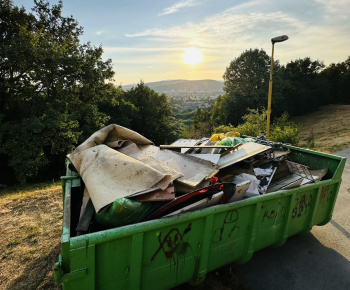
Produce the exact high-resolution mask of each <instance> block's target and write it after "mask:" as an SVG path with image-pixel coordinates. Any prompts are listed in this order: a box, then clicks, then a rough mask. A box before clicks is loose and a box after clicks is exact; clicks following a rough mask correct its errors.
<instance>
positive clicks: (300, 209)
mask: <svg viewBox="0 0 350 290" xmlns="http://www.w3.org/2000/svg"><path fill="white" fill-rule="evenodd" d="M311 204H312V195H311V194H309V195H307V194H304V195H302V196H301V197H298V198H296V199H295V206H294V208H293V210H292V218H293V219H294V218H298V217H301V216H302V215H304V214H305V213H306V212H307V209H308V207H310V206H311Z"/></svg>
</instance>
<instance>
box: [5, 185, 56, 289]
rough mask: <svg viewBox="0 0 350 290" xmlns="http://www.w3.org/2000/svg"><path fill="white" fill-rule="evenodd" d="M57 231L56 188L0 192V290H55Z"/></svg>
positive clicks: (38, 187) (14, 188)
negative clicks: (54, 269) (54, 266)
mask: <svg viewBox="0 0 350 290" xmlns="http://www.w3.org/2000/svg"><path fill="white" fill-rule="evenodd" d="M61 228H62V189H61V185H60V184H57V183H56V184H38V185H31V186H27V187H17V188H16V187H10V188H4V189H1V190H0V229H1V235H0V269H1V271H0V289H56V288H57V287H55V285H54V282H53V270H52V269H53V265H54V263H55V262H56V261H57V259H58V255H59V252H60V236H61ZM57 289H58V288H57Z"/></svg>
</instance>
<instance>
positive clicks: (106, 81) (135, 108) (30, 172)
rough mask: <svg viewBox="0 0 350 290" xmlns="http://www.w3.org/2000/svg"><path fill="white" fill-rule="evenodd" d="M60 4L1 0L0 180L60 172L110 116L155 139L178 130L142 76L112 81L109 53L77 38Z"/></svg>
mask: <svg viewBox="0 0 350 290" xmlns="http://www.w3.org/2000/svg"><path fill="white" fill-rule="evenodd" d="M62 5H63V4H62V2H61V1H60V2H59V3H58V4H57V5H52V6H50V5H49V3H48V2H46V1H43V0H38V1H35V5H34V8H33V12H32V13H28V12H26V10H25V9H24V8H18V7H16V6H14V5H13V2H12V1H10V0H4V1H1V2H0V34H1V42H0V122H1V123H0V158H1V160H5V162H1V165H0V169H1V173H3V174H2V177H1V179H4V180H0V183H10V182H11V181H12V182H13V181H14V180H15V179H14V177H15V178H16V180H18V181H20V182H26V181H27V180H33V177H35V179H34V180H38V179H40V176H42V177H43V178H48V177H49V176H57V177H58V175H59V174H58V172H61V173H63V171H62V170H63V169H64V168H63V167H64V162H63V160H64V158H65V155H66V154H67V153H69V152H70V151H71V150H72V149H73V148H74V146H75V145H77V144H78V143H80V142H82V141H83V140H85V139H86V138H87V137H88V136H90V134H92V133H93V132H95V131H96V130H98V129H100V128H101V127H103V126H105V125H107V123H108V122H111V121H113V122H115V123H118V124H120V125H124V126H129V125H130V126H131V128H132V129H135V130H138V129H140V133H141V134H145V136H146V137H147V138H149V139H151V140H152V141H154V142H156V143H163V142H166V140H171V139H173V138H174V136H175V135H176V134H177V133H178V131H177V128H176V126H177V124H178V123H177V122H175V121H174V120H172V119H171V118H172V110H171V107H170V105H169V102H168V100H167V97H166V96H165V95H159V94H157V93H155V92H154V91H152V90H150V89H149V88H148V87H146V86H144V84H143V83H141V84H140V85H138V86H137V87H136V88H135V89H132V90H131V91H129V92H124V91H123V90H122V89H121V88H116V87H115V86H114V84H113V83H112V81H113V76H114V71H113V69H112V62H111V60H110V59H107V60H103V59H102V54H103V49H102V47H94V46H92V45H91V44H90V43H80V40H79V37H80V36H81V35H82V33H83V29H82V28H81V27H80V26H79V25H78V22H77V21H76V20H75V19H74V18H72V17H64V16H62V7H63V6H62ZM58 168H60V170H61V171H60V170H58Z"/></svg>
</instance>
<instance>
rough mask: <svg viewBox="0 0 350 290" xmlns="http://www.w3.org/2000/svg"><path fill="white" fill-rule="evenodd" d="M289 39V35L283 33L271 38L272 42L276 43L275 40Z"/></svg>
mask: <svg viewBox="0 0 350 290" xmlns="http://www.w3.org/2000/svg"><path fill="white" fill-rule="evenodd" d="M287 39H288V36H287V35H281V36H277V37H274V38H272V39H271V42H272V44H274V43H275V42H282V41H286V40H287Z"/></svg>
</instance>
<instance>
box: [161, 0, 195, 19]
mask: <svg viewBox="0 0 350 290" xmlns="http://www.w3.org/2000/svg"><path fill="white" fill-rule="evenodd" d="M199 4H200V3H199V2H197V1H194V0H184V1H180V2H177V3H176V4H174V5H173V6H170V7H167V8H164V10H163V12H161V13H159V14H158V15H159V16H161V15H167V14H172V13H175V12H178V11H179V10H180V9H181V8H184V7H193V6H197V5H199Z"/></svg>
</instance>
